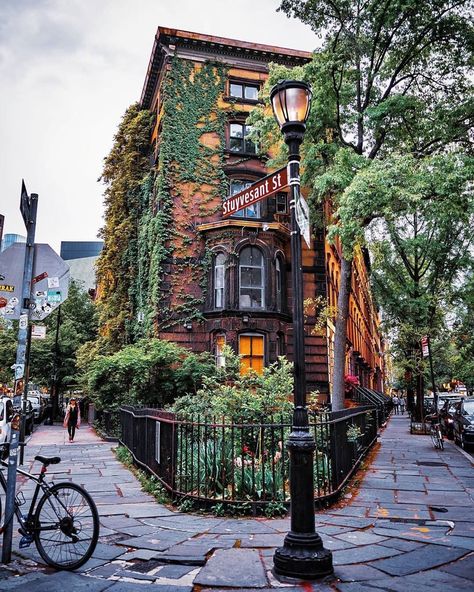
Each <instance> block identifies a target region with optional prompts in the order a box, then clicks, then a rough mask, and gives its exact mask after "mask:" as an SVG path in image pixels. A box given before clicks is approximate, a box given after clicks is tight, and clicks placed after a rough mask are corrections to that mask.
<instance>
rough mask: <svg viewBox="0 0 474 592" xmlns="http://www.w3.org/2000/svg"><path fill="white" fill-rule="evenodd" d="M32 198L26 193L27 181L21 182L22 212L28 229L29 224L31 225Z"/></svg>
mask: <svg viewBox="0 0 474 592" xmlns="http://www.w3.org/2000/svg"><path fill="white" fill-rule="evenodd" d="M30 207H31V202H30V197H29V195H28V192H27V191H26V185H25V181H23V179H22V181H21V195H20V212H21V215H22V216H23V222H24V223H25V226H26V228H28V224H29V223H30V218H31V215H30Z"/></svg>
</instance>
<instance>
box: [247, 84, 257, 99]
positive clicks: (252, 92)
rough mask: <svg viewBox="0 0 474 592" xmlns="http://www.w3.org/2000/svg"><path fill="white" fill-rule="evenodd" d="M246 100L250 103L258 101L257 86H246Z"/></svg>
mask: <svg viewBox="0 0 474 592" xmlns="http://www.w3.org/2000/svg"><path fill="white" fill-rule="evenodd" d="M245 98H246V99H249V100H250V101H256V100H257V99H258V88H257V87H256V86H246V87H245Z"/></svg>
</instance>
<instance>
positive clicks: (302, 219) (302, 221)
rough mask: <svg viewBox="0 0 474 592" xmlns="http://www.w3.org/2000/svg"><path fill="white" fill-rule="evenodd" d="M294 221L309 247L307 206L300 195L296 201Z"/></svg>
mask: <svg viewBox="0 0 474 592" xmlns="http://www.w3.org/2000/svg"><path fill="white" fill-rule="evenodd" d="M295 214H296V222H297V223H298V226H299V228H300V234H301V236H302V237H303V238H304V241H305V243H306V244H307V245H308V248H309V247H311V244H310V240H311V239H310V231H309V207H308V204H307V203H306V200H305V198H304V197H303V196H302V195H300V198H299V200H298V201H297V202H296V210H295Z"/></svg>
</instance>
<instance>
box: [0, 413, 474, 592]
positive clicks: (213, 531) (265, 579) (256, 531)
mask: <svg viewBox="0 0 474 592" xmlns="http://www.w3.org/2000/svg"><path fill="white" fill-rule="evenodd" d="M379 441H380V444H379V445H377V451H376V452H375V453H374V454H373V455H372V456H371V462H370V465H369V467H368V469H367V470H366V471H365V473H364V475H363V480H362V482H361V483H360V485H359V486H358V488H357V490H354V489H352V490H351V491H352V492H353V493H349V494H346V498H345V499H344V500H343V503H339V504H337V506H334V507H333V508H329V509H326V510H322V511H319V512H316V522H317V527H316V528H317V531H318V532H319V533H320V535H321V537H322V539H323V542H324V546H325V547H326V548H328V549H331V551H332V552H333V559H334V575H333V576H331V577H328V578H325V579H324V580H322V581H317V582H312V583H303V582H297V583H293V584H281V583H280V582H278V581H277V580H276V579H275V578H274V576H273V575H272V573H271V567H272V556H273V553H274V549H275V547H277V546H279V545H281V544H282V542H283V538H284V535H285V533H286V532H287V531H288V528H289V520H288V519H287V518H285V519H230V518H228V519H225V518H216V517H214V516H204V515H193V514H185V513H179V512H178V511H176V510H175V509H173V508H171V507H166V506H164V505H160V504H157V503H156V502H155V501H154V499H153V498H151V496H149V495H148V494H146V493H143V492H142V491H141V488H140V485H139V483H138V481H137V479H136V478H135V476H134V475H133V474H132V473H131V472H130V471H129V470H128V469H126V468H124V467H123V466H122V465H121V464H120V463H119V462H118V461H117V460H116V458H115V455H114V453H113V451H112V448H113V446H115V444H113V443H110V442H105V441H103V440H101V439H100V438H99V437H98V436H97V435H96V434H95V433H94V431H93V430H92V429H91V428H90V427H88V426H83V427H81V429H80V430H79V432H78V434H77V437H76V441H75V442H74V443H72V444H69V443H68V442H66V437H65V431H64V430H63V429H62V428H61V427H60V426H41V427H40V428H39V429H38V430H37V431H36V432H35V433H34V434H33V436H32V437H31V439H30V441H29V443H28V446H27V448H26V458H27V462H26V467H27V468H29V467H31V466H32V462H31V459H33V457H34V456H35V455H36V454H42V455H46V456H47V455H59V456H61V458H62V462H61V464H60V465H55V466H51V467H49V470H48V475H49V476H50V478H52V479H53V480H54V481H59V480H61V481H63V480H72V481H74V482H76V483H79V484H81V485H83V486H84V487H85V488H86V489H87V490H88V491H89V492H90V493H91V494H92V496H93V498H94V500H95V502H96V504H97V507H98V510H99V514H100V517H101V537H100V542H99V544H98V546H97V549H96V551H95V553H94V555H93V557H92V558H91V559H90V560H89V562H88V563H87V564H86V565H85V566H83V568H81V569H80V570H78V571H77V572H74V573H69V572H54V571H53V570H51V569H49V568H46V567H45V566H44V565H42V563H41V560H40V558H39V556H38V554H37V551H36V548H35V547H34V545H32V546H31V547H30V548H28V549H23V550H21V551H20V550H19V548H18V542H19V538H18V535H15V538H14V555H13V558H14V561H13V562H12V563H11V564H9V566H2V565H0V590H1V591H2V592H3V591H5V592H6V591H7V590H8V591H10V590H12V591H21V590H28V591H29V592H43V591H45V592H46V591H47V592H56V591H61V592H64V590H71V591H74V592H76V591H83V590H84V591H86V590H87V591H91V592H101V591H103V590H107V591H110V592H132V591H134V592H136V591H137V590H138V592H140V591H143V592H146V590H150V592H151V591H156V592H171V591H172V592H191V591H193V592H198V591H199V592H218V591H224V590H231V589H236V590H241V591H242V592H243V591H248V592H250V591H258V590H260V591H261V592H268V591H269V590H275V589H276V588H280V587H281V588H283V590H282V592H285V590H284V589H286V591H287V592H296V591H297V590H305V591H306V592H308V591H310V590H320V591H326V590H327V591H329V590H336V591H339V592H364V591H372V592H374V591H380V590H393V591H403V592H408V591H410V590H416V591H417V592H425V591H426V592H427V591H428V590H430V591H431V590H432V588H433V587H437V588H438V589H439V590H441V591H442V592H451V591H453V592H454V591H456V592H459V591H461V590H470V591H472V590H474V504H473V500H474V470H473V464H474V459H473V458H472V457H471V456H470V455H469V454H466V453H463V452H461V450H459V449H458V448H457V447H456V446H454V445H453V444H452V443H451V442H446V446H445V450H444V451H437V450H435V449H434V448H433V446H432V444H431V441H430V438H429V437H428V436H412V435H410V433H409V422H408V418H407V417H406V416H401V415H398V416H393V417H392V418H391V419H390V420H389V422H388V425H387V427H386V428H385V429H384V430H383V431H382V433H381V435H380V439H379ZM35 469H36V470H37V469H39V466H38V463H36V465H35ZM21 487H22V490H23V492H24V494H25V497H26V498H27V499H28V495H29V494H31V487H30V485H29V484H28V483H27V484H23V485H22V486H21ZM348 496H350V497H349V499H347V497H348ZM0 546H1V543H0Z"/></svg>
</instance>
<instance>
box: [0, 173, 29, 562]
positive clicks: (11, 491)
mask: <svg viewBox="0 0 474 592" xmlns="http://www.w3.org/2000/svg"><path fill="white" fill-rule="evenodd" d="M20 210H21V213H22V216H23V220H24V222H25V226H26V230H27V237H26V249H25V261H24V267H23V282H22V291H21V294H22V300H21V314H20V321H19V323H18V344H17V349H16V364H15V381H16V382H15V387H16V384H17V382H18V381H20V380H21V379H22V378H24V377H25V365H26V349H27V340H28V325H29V318H30V294H31V280H32V276H33V263H34V250H35V232H36V213H37V210H38V195H37V194H36V193H32V194H31V195H30V196H28V194H27V192H26V187H25V184H24V183H23V184H22V191H21V201H20ZM27 388H28V385H27V383H26V380H24V389H23V400H22V418H21V432H22V433H23V434H24V433H25V431H24V430H25V416H26V404H27V394H28V391H27ZM15 392H16V390H15ZM18 427H19V426H17V425H16V422H13V421H12V424H11V441H10V451H9V452H10V454H9V458H8V470H7V490H6V492H5V516H6V517H7V518H8V517H9V520H8V523H7V524H5V531H4V534H3V546H2V563H10V561H11V552H12V537H13V513H14V508H15V495H16V469H17V465H18V445H19V435H20V431H19V429H18ZM22 448H23V447H22Z"/></svg>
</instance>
